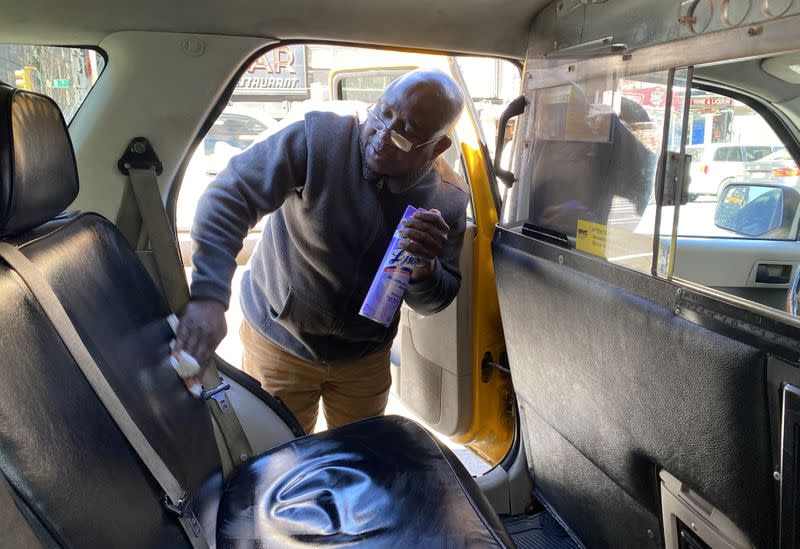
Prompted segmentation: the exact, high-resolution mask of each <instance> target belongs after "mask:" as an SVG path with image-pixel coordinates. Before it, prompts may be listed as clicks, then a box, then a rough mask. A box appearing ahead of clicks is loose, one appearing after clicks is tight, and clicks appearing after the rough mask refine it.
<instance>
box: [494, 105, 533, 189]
mask: <svg viewBox="0 0 800 549" xmlns="http://www.w3.org/2000/svg"><path fill="white" fill-rule="evenodd" d="M527 105H528V100H527V99H525V96H524V95H520V96H519V97H517V98H516V99H514V100H513V101H512V102H511V103H509V104H508V107H506V110H504V111H503V114H501V115H500V123H499V125H498V128H497V142H496V143H495V148H494V175H495V176H496V177H497V178H498V179H499V180H500V181H502V182H503V184H504V185H505V186H506V187H509V188H511V186H512V185H513V184H514V181H516V180H517V178H516V177H514V174H513V173H511V172H510V171H508V170H504V169H503V168H501V167H500V159H501V158H502V156H503V148H504V147H505V136H506V126H508V121H509V120H511V119H512V118H514V117H515V116H519V115H521V114H522V113H523V112H525V107H526V106H527Z"/></svg>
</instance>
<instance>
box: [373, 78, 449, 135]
mask: <svg viewBox="0 0 800 549" xmlns="http://www.w3.org/2000/svg"><path fill="white" fill-rule="evenodd" d="M392 93H396V94H399V95H403V96H404V97H406V98H408V100H409V101H412V102H414V103H415V106H416V107H418V108H420V109H423V110H425V111H428V112H429V114H432V115H434V120H435V121H436V122H438V124H439V126H440V128H439V131H441V132H443V133H447V132H449V131H450V130H451V129H452V127H453V125H454V124H455V123H456V122H457V121H458V117H459V116H460V115H461V111H462V110H463V109H464V94H463V93H462V92H461V88H460V87H459V85H458V84H456V83H455V82H454V81H453V79H452V78H450V77H449V76H448V75H447V74H445V73H443V72H442V71H438V70H425V69H417V70H415V71H411V72H409V73H407V74H405V75H403V76H401V77H400V78H398V79H397V80H395V81H394V82H392V83H391V84H389V86H388V87H387V88H386V90H384V92H383V94H382V95H381V98H383V96H385V95H388V94H392Z"/></svg>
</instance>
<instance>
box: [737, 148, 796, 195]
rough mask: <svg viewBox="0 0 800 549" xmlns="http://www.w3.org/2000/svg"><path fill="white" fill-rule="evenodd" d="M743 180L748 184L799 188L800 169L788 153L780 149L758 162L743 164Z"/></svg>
mask: <svg viewBox="0 0 800 549" xmlns="http://www.w3.org/2000/svg"><path fill="white" fill-rule="evenodd" d="M744 179H745V181H747V182H748V183H749V182H757V183H762V182H763V183H773V184H779V185H784V186H786V187H794V188H800V187H799V185H800V167H798V165H797V162H796V161H795V160H794V158H792V155H790V154H789V151H787V150H786V149H780V150H779V151H776V152H774V153H772V154H768V155H767V156H765V157H764V158H762V159H761V160H759V161H758V162H749V163H747V164H745V166H744Z"/></svg>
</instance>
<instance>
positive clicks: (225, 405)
mask: <svg viewBox="0 0 800 549" xmlns="http://www.w3.org/2000/svg"><path fill="white" fill-rule="evenodd" d="M230 388H231V384H230V383H228V382H227V381H223V380H222V379H220V383H219V385H217V386H216V387H215V388H213V389H211V390H209V391H203V392H202V393H200V396H201V397H202V398H203V400H208V399H210V398H213V399H214V401H216V403H217V406H219V409H220V411H222V413H223V414H224V413H226V412H227V411H228V410H230V409H231V405H230V402H228V396H227V395H226V394H225V391H227V390H228V389H230Z"/></svg>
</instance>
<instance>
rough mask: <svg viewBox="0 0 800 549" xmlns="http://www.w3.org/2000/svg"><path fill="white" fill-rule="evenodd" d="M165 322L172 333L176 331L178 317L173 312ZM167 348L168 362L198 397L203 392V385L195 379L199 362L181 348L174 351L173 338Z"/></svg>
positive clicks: (198, 372) (198, 369)
mask: <svg viewBox="0 0 800 549" xmlns="http://www.w3.org/2000/svg"><path fill="white" fill-rule="evenodd" d="M167 322H169V325H170V327H171V328H172V333H173V334H177V333H178V323H179V321H178V317H177V316H175V315H174V314H172V315H169V316H168V317H167ZM169 349H170V351H171V354H170V357H169V363H170V364H171V365H172V367H173V368H174V369H175V371H176V372H178V375H179V376H181V379H183V381H184V383H185V384H186V388H187V389H189V392H190V393H192V394H193V395H194V396H196V397H199V396H200V393H202V392H203V386H202V385H201V384H200V381H199V380H198V379H197V376H198V375H199V374H200V364H199V363H198V362H197V360H196V359H195V358H194V357H193V356H192V355H190V354H189V353H187V352H186V351H184V350H183V349H181V350H180V351H178V352H175V340H174V339H173V340H172V341H170V343H169Z"/></svg>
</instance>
